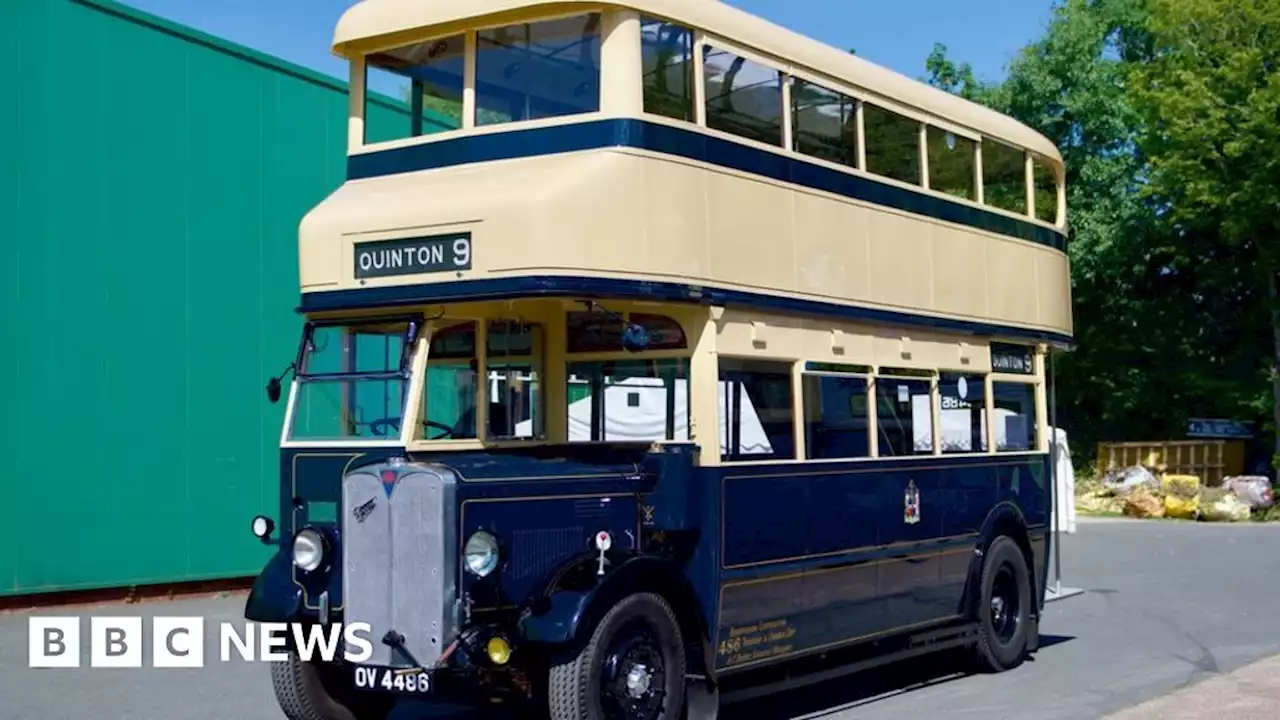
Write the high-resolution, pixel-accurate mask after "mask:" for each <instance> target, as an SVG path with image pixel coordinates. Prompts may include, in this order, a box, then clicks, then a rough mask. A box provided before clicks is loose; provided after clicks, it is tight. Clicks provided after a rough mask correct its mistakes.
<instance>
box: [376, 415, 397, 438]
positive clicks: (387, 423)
mask: <svg viewBox="0 0 1280 720" xmlns="http://www.w3.org/2000/svg"><path fill="white" fill-rule="evenodd" d="M388 430H389V431H390V432H388ZM369 432H371V433H373V434H374V435H377V436H378V437H387V435H389V434H392V433H394V434H396V435H399V434H400V418H396V417H385V418H379V419H377V420H371V421H370V422H369Z"/></svg>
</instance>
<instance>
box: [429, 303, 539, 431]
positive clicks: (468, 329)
mask: <svg viewBox="0 0 1280 720" xmlns="http://www.w3.org/2000/svg"><path fill="white" fill-rule="evenodd" d="M486 337H487V342H486V343H485V358H486V367H485V373H484V378H485V382H486V383H487V393H488V402H489V404H488V407H487V412H486V423H487V431H486V433H485V438H486V439H490V440H510V439H521V438H541V437H545V433H544V428H543V413H542V410H541V402H542V394H541V393H540V392H539V388H540V377H541V361H540V360H539V358H540V357H541V352H542V327H541V326H539V325H529V324H523V323H518V322H513V321H507V320H495V321H491V322H490V323H489V324H488V332H487V333H486ZM478 369H479V361H478V359H477V354H476V323H475V322H462V323H457V324H454V325H448V326H445V327H441V328H439V329H438V330H437V331H436V333H435V334H434V335H433V336H432V338H431V351H430V353H429V354H428V356H427V375H426V382H425V383H424V396H423V399H422V407H423V410H422V430H421V433H420V435H419V437H420V438H422V439H425V440H460V439H466V440H470V439H475V438H476V437H477V433H476V417H477V413H476V400H477V397H478V391H479V387H478V382H479V379H480V373H479V372H478Z"/></svg>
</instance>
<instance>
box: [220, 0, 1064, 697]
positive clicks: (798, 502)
mask: <svg viewBox="0 0 1280 720" xmlns="http://www.w3.org/2000/svg"><path fill="white" fill-rule="evenodd" d="M333 50H334V52H335V53H337V54H338V55H340V56H341V57H343V58H345V59H346V60H347V61H348V62H349V63H350V81H351V83H350V85H351V96H350V112H349V116H348V118H347V122H348V131H349V134H348V151H349V152H348V158H347V180H346V182H344V183H343V185H342V186H341V187H339V188H338V189H337V190H336V191H334V192H333V193H332V194H331V195H330V196H328V197H327V198H325V199H324V200H323V201H322V202H320V203H319V204H318V205H317V206H316V207H314V208H313V209H312V210H311V211H310V212H309V213H308V214H307V215H306V216H305V217H304V218H303V219H302V221H301V223H300V227H299V240H298V253H299V255H298V258H299V277H300V284H301V287H300V290H301V300H300V305H299V308H298V310H299V313H300V317H301V319H302V332H301V338H300V341H299V346H298V352H297V356H296V358H294V360H293V362H292V363H291V364H290V366H289V369H288V371H287V372H286V374H285V375H282V376H281V377H279V378H273V379H272V380H271V381H270V382H269V383H268V388H267V389H268V395H269V396H270V398H271V399H272V401H276V400H279V401H281V402H283V403H284V404H285V406H286V412H285V416H286V419H285V422H284V427H283V428H282V431H281V437H280V448H281V458H280V473H281V474H280V494H279V503H278V508H274V509H271V510H270V511H269V512H264V514H263V515H262V516H259V517H257V518H254V522H253V529H254V532H255V534H257V535H258V536H259V537H261V538H262V539H263V541H264V542H266V543H269V544H273V545H275V546H277V547H278V553H277V554H276V555H275V556H274V557H273V558H272V559H271V560H270V561H269V562H268V563H267V565H266V566H265V567H264V569H263V570H262V572H261V574H260V576H259V577H258V578H257V580H256V582H255V585H254V588H253V590H252V592H251V594H250V596H249V598H248V600H247V605H246V609H245V614H246V617H248V618H249V619H252V620H257V621H264V622H265V621H272V622H292V623H305V624H308V625H321V626H325V627H329V626H334V625H339V624H342V625H345V626H348V627H350V626H353V625H356V624H361V625H362V626H365V627H367V628H369V629H370V635H369V638H368V639H369V640H370V643H371V644H372V646H373V652H372V654H369V655H368V656H367V657H366V658H365V659H364V661H363V662H352V661H347V660H345V659H343V657H342V656H341V655H340V656H339V657H338V658H337V659H335V660H334V661H333V662H329V663H325V662H320V661H318V660H316V659H314V658H312V659H310V660H308V659H306V658H304V657H302V656H301V655H300V654H299V653H298V650H297V649H296V648H291V649H290V658H289V660H288V661H287V662H281V663H275V664H273V666H272V671H271V675H272V678H273V681H274V686H275V690H276V696H277V698H278V700H279V704H280V706H281V708H282V710H283V712H284V714H285V715H286V716H287V717H289V718H291V719H292V720H337V719H339V718H342V719H350V718H360V719H362V720H363V719H372V718H385V717H388V715H389V713H391V712H392V711H393V709H394V707H395V706H396V704H397V703H405V702H417V703H434V702H449V703H455V702H459V701H462V702H474V703H477V704H478V705H480V706H483V707H491V706H492V705H493V704H494V703H507V704H510V705H512V706H514V707H521V708H525V709H532V710H535V711H536V712H538V713H540V714H543V715H547V716H549V717H551V718H553V719H554V720H570V719H575V720H576V719H586V718H591V719H593V720H596V719H602V718H635V719H640V720H648V719H657V718H677V717H680V716H682V714H686V713H687V715H688V716H689V717H691V718H708V717H714V716H715V714H716V712H717V708H718V707H720V705H721V704H722V703H727V702H730V701H732V699H733V698H735V697H736V698H743V697H750V696H752V695H758V694H760V693H763V692H772V691H774V690H776V689H778V688H781V687H786V686H788V685H794V684H797V683H804V682H809V681H813V680H819V679H824V678H828V677H832V676H833V675H835V674H838V673H844V672H853V671H857V670H860V669H863V668H865V667H868V666H870V665H874V664H877V663H883V662H888V661H891V660H899V659H903V658H908V657H911V656H914V655H919V654H921V653H926V652H934V651H940V650H945V649H958V648H967V649H968V651H969V652H970V653H971V655H972V658H973V660H974V661H975V667H977V668H979V669H981V670H985V671H1003V670H1008V669H1011V668H1014V667H1015V666H1017V665H1019V664H1020V663H1021V662H1022V661H1023V660H1024V659H1025V658H1026V657H1027V656H1028V654H1029V653H1032V652H1034V651H1035V650H1036V649H1037V646H1038V641H1039V619H1040V616H1041V611H1042V608H1043V603H1044V593H1045V584H1046V583H1045V581H1046V557H1047V552H1046V551H1047V548H1048V545H1049V532H1048V530H1049V527H1050V519H1051V516H1052V497H1053V493H1052V487H1051V479H1050V475H1051V469H1050V463H1049V431H1050V429H1051V425H1050V419H1051V415H1050V410H1049V403H1048V402H1047V397H1048V393H1047V388H1048V387H1049V383H1050V382H1051V380H1052V378H1051V376H1050V375H1051V373H1050V367H1051V363H1050V361H1049V360H1050V358H1051V356H1052V353H1053V352H1055V351H1056V350H1059V349H1069V348H1070V347H1071V346H1072V315H1071V296H1070V284H1069V266H1068V259H1067V254H1066V230H1065V228H1066V217H1065V215H1066V207H1065V205H1066V203H1065V193H1064V188H1063V166H1062V160H1061V156H1060V154H1059V153H1058V152H1057V150H1056V149H1055V148H1054V146H1053V144H1052V143H1050V142H1049V141H1048V140H1046V139H1045V138H1044V137H1043V136H1042V135H1040V134H1039V133H1037V132H1035V131H1033V130H1031V129H1029V128H1027V127H1025V126H1024V125H1022V124H1019V123H1018V122H1016V121H1014V120H1013V119H1011V118H1008V117H1005V116H1002V115H1000V114H997V113H995V112H992V111H991V110H989V109H986V108H984V107H981V106H979V105H976V104H973V103H970V102H967V101H965V100H963V99H960V98H958V97H954V96H952V95H949V94H946V93H944V92H941V91H938V90H936V89H934V88H931V87H928V86H927V85H925V84H922V83H919V82H916V81H914V80H911V79H908V78H905V77H903V76H900V75H898V74H896V73H893V72H891V71H888V70H885V69H882V68H880V67H877V66H876V65H873V64H871V63H869V62H867V61H865V60H862V59H860V58H858V57H855V56H852V55H850V54H848V53H846V52H843V51H840V50H838V49H836V48H832V47H828V46H826V45H823V44H821V43H819V42H816V41H814V40H811V39H808V38H805V37H802V36H800V35H797V34H795V33H793V32H790V31H787V30H785V29H783V28H780V27H778V26H776V25H773V24H770V23H769V22H766V21H764V20H762V19H759V18H757V17H753V16H752V15H750V14H747V13H745V12H742V11H740V10H737V9H735V8H733V7H730V6H729V5H725V4H722V3H721V2H717V1H716V0H619V1H618V2H548V1H545V0H433V1H432V2H423V1H422V0H364V1H363V2H360V3H358V4H356V5H354V6H353V7H352V8H350V9H349V10H348V11H347V12H346V13H345V14H344V15H343V16H342V18H341V21H340V22H339V24H338V25H337V28H336V30H335V36H334V41H333ZM387 96H390V98H388V97H387ZM391 101H394V102H396V103H401V105H400V107H401V112H400V114H399V115H398V116H394V117H393V116H389V115H388V114H387V113H385V112H382V113H379V114H378V115H377V122H373V121H369V118H370V115H368V114H366V107H367V106H368V104H369V103H373V102H377V103H380V104H382V105H383V106H386V105H387V104H388V102H391ZM277 528H278V531H277Z"/></svg>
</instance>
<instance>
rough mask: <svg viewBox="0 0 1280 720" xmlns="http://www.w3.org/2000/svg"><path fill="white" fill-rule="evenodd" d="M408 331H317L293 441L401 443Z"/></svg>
mask: <svg viewBox="0 0 1280 720" xmlns="http://www.w3.org/2000/svg"><path fill="white" fill-rule="evenodd" d="M407 331H408V326H407V325H406V324H404V323H388V324H378V325H375V324H368V325H357V326H320V327H314V328H312V329H311V331H310V334H309V336H308V338H307V340H306V346H305V348H304V351H303V357H302V368H301V370H300V371H299V373H298V394H297V397H296V398H295V401H294V405H293V416H292V417H291V418H290V419H289V437H290V439H292V440H342V439H353V438H360V439H395V438H397V437H399V435H400V421H401V416H402V414H403V410H404V393H405V389H406V387H407V382H406V369H407V367H408V353H406V352H405V337H406V334H407Z"/></svg>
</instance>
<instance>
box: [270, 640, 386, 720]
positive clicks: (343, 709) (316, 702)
mask: <svg viewBox="0 0 1280 720" xmlns="http://www.w3.org/2000/svg"><path fill="white" fill-rule="evenodd" d="M271 685H272V687H273V688H274V689H275V693H276V702H278V703H279V704H280V709H281V710H282V711H283V712H284V714H285V717H287V718H289V720H384V719H385V718H386V717H387V716H388V715H389V714H390V713H391V708H392V707H394V705H395V700H394V699H392V698H383V697H378V696H376V695H365V694H360V693H357V692H355V691H354V690H352V689H351V688H350V687H349V686H345V685H343V684H342V680H341V679H340V678H339V677H338V676H337V674H336V673H335V672H334V668H333V667H332V666H328V665H319V664H316V663H310V662H305V661H303V660H301V659H300V658H299V657H298V655H297V653H296V652H294V651H292V650H291V651H289V659H288V660H284V661H282V662H273V663H271Z"/></svg>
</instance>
